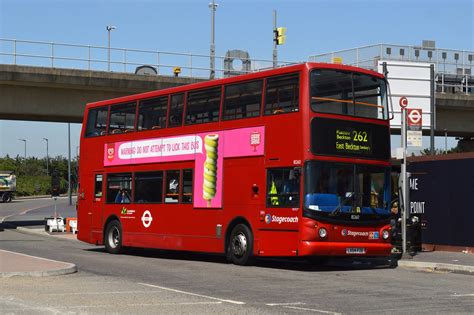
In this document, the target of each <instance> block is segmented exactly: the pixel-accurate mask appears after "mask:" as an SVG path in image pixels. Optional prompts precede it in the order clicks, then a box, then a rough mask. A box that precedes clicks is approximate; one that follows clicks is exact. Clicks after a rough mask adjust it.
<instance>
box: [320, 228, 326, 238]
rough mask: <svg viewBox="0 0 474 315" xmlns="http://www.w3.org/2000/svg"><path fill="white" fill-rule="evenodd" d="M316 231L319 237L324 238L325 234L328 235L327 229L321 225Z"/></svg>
mask: <svg viewBox="0 0 474 315" xmlns="http://www.w3.org/2000/svg"><path fill="white" fill-rule="evenodd" d="M318 233H319V237H320V238H326V236H328V231H326V229H325V228H323V227H322V228H320V229H319V232H318Z"/></svg>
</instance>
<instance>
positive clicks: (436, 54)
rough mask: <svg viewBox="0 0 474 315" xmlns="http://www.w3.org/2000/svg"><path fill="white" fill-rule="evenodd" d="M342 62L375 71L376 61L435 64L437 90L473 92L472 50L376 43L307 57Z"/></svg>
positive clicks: (316, 60) (473, 52)
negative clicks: (335, 58)
mask: <svg viewBox="0 0 474 315" xmlns="http://www.w3.org/2000/svg"><path fill="white" fill-rule="evenodd" d="M334 57H339V58H342V62H343V63H344V64H347V65H352V66H356V67H361V68H367V69H371V70H374V71H378V69H377V64H378V61H379V60H394V61H405V62H425V63H432V64H434V65H435V72H436V85H437V88H436V89H437V91H439V92H442V93H465V94H474V76H473V72H472V69H473V63H474V51H466V50H454V49H442V48H426V47H420V46H408V45H394V44H376V45H368V46H361V47H356V48H350V49H344V50H338V51H332V52H329V53H324V54H319V55H312V56H309V58H308V60H309V61H311V62H329V63H330V62H333V60H334V59H333V58H334Z"/></svg>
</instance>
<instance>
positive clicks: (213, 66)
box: [209, 0, 217, 80]
mask: <svg viewBox="0 0 474 315" xmlns="http://www.w3.org/2000/svg"><path fill="white" fill-rule="evenodd" d="M209 8H211V65H210V66H211V71H210V73H209V79H211V80H212V79H214V78H215V75H216V70H215V69H216V45H215V41H214V28H215V23H214V20H215V17H216V8H217V3H216V2H215V1H214V0H212V2H211V3H209Z"/></svg>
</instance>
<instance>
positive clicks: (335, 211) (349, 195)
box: [329, 192, 354, 217]
mask: <svg viewBox="0 0 474 315" xmlns="http://www.w3.org/2000/svg"><path fill="white" fill-rule="evenodd" d="M353 196H354V193H353V192H348V193H346V196H345V197H344V199H342V201H341V203H340V204H339V206H337V207H336V209H334V210H333V211H332V212H331V213H329V215H330V216H332V217H334V216H336V215H338V214H339V212H341V209H342V206H343V205H344V204H345V203H346V202H347V201H349V200H351V199H352V197H353Z"/></svg>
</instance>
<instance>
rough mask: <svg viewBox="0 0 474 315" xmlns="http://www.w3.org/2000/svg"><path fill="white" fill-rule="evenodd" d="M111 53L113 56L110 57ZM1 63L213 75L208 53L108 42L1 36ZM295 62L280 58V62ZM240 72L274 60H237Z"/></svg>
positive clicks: (219, 61)
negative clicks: (247, 65) (247, 63)
mask: <svg viewBox="0 0 474 315" xmlns="http://www.w3.org/2000/svg"><path fill="white" fill-rule="evenodd" d="M109 53H110V59H109V57H108V56H109ZM225 59H226V57H224V56H216V69H215V72H216V77H224V75H225V74H226V72H227V71H229V69H224V60H225ZM247 60H248V61H250V65H251V66H250V70H242V66H241V65H242V63H243V62H245V61H247ZM0 63H2V64H14V65H28V66H39V67H52V68H71V69H83V70H95V71H112V72H125V73H135V71H136V69H137V67H140V66H143V65H147V66H151V67H153V68H154V69H155V70H156V72H157V74H159V75H170V76H172V75H174V72H173V69H174V68H175V67H179V68H180V69H181V73H180V76H186V77H198V78H199V77H202V78H209V74H210V70H211V69H210V56H209V55H205V54H193V53H180V52H168V51H154V50H139V49H129V48H116V47H110V48H109V47H106V46H92V45H77V44H66V43H55V42H42V41H30V40H17V39H6V38H0ZM294 63H295V62H289V61H278V63H277V65H278V66H284V65H288V64H294ZM232 66H233V68H234V69H235V71H233V72H237V73H245V72H254V71H259V70H263V69H269V68H272V67H273V61H272V60H266V59H252V58H250V59H242V60H237V59H236V60H234V61H233V63H232Z"/></svg>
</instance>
